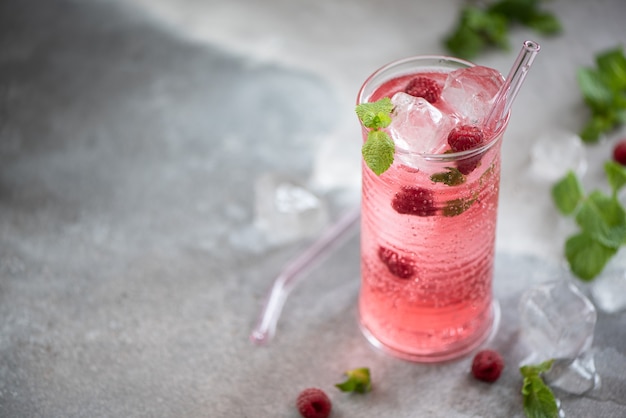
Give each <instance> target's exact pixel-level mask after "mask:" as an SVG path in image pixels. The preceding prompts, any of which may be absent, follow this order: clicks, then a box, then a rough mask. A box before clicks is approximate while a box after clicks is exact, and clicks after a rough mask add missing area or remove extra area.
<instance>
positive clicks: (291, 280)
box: [250, 207, 361, 345]
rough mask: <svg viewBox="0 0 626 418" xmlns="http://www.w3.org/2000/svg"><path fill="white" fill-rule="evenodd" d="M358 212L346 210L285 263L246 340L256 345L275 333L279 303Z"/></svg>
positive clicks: (343, 233) (354, 221) (346, 230)
mask: <svg viewBox="0 0 626 418" xmlns="http://www.w3.org/2000/svg"><path fill="white" fill-rule="evenodd" d="M360 214H361V208H360V207H355V208H353V209H351V210H349V211H348V212H346V213H345V214H344V215H343V216H342V217H341V218H340V219H339V220H338V221H337V222H336V223H335V224H333V225H331V226H330V227H329V228H328V229H327V230H326V231H325V232H324V233H323V234H322V235H321V236H320V237H319V238H318V239H317V240H316V241H315V242H314V243H313V244H312V245H311V246H310V247H309V248H307V249H306V250H305V251H304V252H303V253H302V254H300V255H299V256H298V257H296V258H295V259H294V260H293V261H292V262H290V263H289V264H287V265H286V266H285V268H284V269H283V271H282V272H281V273H280V274H279V275H278V277H276V279H275V280H274V284H273V285H272V288H271V290H270V292H269V294H268V296H267V300H266V301H265V305H264V306H263V309H262V310H261V313H260V315H259V318H258V321H257V324H256V326H255V327H254V329H253V330H252V334H250V341H252V342H253V343H254V344H257V345H264V344H267V343H268V342H269V341H270V340H271V339H272V337H273V336H274V334H275V332H276V324H277V323H278V318H279V317H280V314H281V312H282V309H283V305H284V304H285V301H286V300H287V296H289V292H290V291H291V289H292V288H293V286H294V284H295V283H296V282H297V280H298V279H299V278H300V277H302V276H303V275H304V273H305V272H306V271H307V270H309V269H310V268H312V267H313V266H314V265H315V264H316V263H318V262H320V261H321V259H322V257H323V256H326V255H328V254H329V253H330V250H331V249H332V248H334V247H335V246H336V245H337V244H338V243H339V242H340V241H342V239H343V238H345V237H347V235H348V233H349V232H350V231H351V230H352V227H353V226H354V225H356V224H357V221H358V220H359V217H360Z"/></svg>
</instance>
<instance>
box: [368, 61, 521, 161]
mask: <svg viewBox="0 0 626 418" xmlns="http://www.w3.org/2000/svg"><path fill="white" fill-rule="evenodd" d="M429 60H430V61H438V62H440V63H441V62H444V61H445V62H450V63H456V64H460V65H461V67H459V68H463V66H464V67H465V68H469V67H475V66H476V64H475V63H473V62H471V61H468V60H464V59H462V58H456V57H453V56H449V55H437V54H432V55H413V56H410V57H405V58H400V59H397V60H394V61H390V62H388V63H387V64H385V65H383V66H381V67H379V68H378V69H377V70H375V71H374V72H373V73H371V74H370V75H369V77H367V78H366V79H365V81H364V82H363V84H362V85H361V87H360V88H359V92H358V94H357V105H359V104H362V103H368V102H367V98H365V97H364V95H365V90H366V88H367V87H368V86H370V85H372V81H373V80H374V79H376V78H377V77H379V76H381V75H383V74H385V73H386V72H388V71H390V70H392V69H394V68H398V67H401V66H402V65H404V64H407V63H411V62H418V61H429ZM432 67H433V68H436V66H435V65H433V66H432ZM416 68H417V67H416ZM410 73H411V71H410V70H408V71H405V72H404V73H398V74H395V75H394V77H398V76H400V75H406V74H410ZM500 76H501V77H502V81H503V82H504V76H502V74H500ZM392 78H393V77H390V78H388V79H384V80H383V81H382V82H380V83H379V84H378V85H377V86H376V87H379V86H381V85H382V84H383V83H384V82H385V81H389V80H391V79H392ZM510 116H511V112H510V111H509V112H508V113H507V115H506V117H505V118H504V122H503V123H502V124H501V125H500V127H499V128H498V129H497V130H496V131H495V132H489V134H490V135H489V140H488V142H487V143H485V144H484V145H481V146H480V147H478V148H473V149H470V150H466V151H458V152H447V153H443V154H428V153H422V152H415V151H410V150H407V149H404V148H399V147H398V146H395V153H396V154H402V155H407V156H411V157H420V158H422V159H424V160H426V161H441V162H449V161H456V160H462V159H465V158H468V157H473V156H475V155H480V154H483V153H485V152H487V151H488V150H489V149H490V148H491V147H493V146H494V145H495V144H497V143H498V142H499V140H500V138H502V134H503V133H504V130H505V129H506V127H507V126H508V124H509V117H510ZM359 123H360V124H361V127H362V128H363V129H367V128H366V127H365V126H364V125H363V123H362V122H361V121H360V120H359Z"/></svg>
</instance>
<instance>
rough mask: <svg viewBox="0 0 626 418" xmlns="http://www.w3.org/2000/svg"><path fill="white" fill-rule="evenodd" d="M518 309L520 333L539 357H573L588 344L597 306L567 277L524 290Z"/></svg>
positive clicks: (585, 348) (594, 322)
mask: <svg viewBox="0 0 626 418" xmlns="http://www.w3.org/2000/svg"><path fill="white" fill-rule="evenodd" d="M519 313H520V321H521V332H522V337H523V339H524V341H525V342H526V343H527V345H528V346H529V347H530V348H531V350H533V351H534V352H535V354H537V358H538V359H539V360H541V361H544V360H548V359H551V358H553V359H575V358H577V357H578V356H579V355H581V354H582V353H583V352H585V351H586V350H588V349H589V348H590V347H591V344H592V342H593V333H594V328H595V325H596V318H597V313H596V309H595V307H594V306H593V304H592V303H591V301H589V299H587V297H586V296H585V295H583V294H582V293H581V291H580V290H579V289H578V288H577V287H576V286H575V285H574V284H573V283H571V282H570V281H568V280H559V281H555V282H550V283H546V284H541V285H537V286H535V287H532V288H531V289H529V290H527V291H526V292H524V294H523V295H522V297H521V299H520V304H519Z"/></svg>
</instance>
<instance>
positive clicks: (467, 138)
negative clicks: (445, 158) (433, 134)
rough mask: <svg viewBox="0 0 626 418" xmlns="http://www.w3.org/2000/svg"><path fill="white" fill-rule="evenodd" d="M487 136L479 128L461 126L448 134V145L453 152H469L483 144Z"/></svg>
mask: <svg viewBox="0 0 626 418" xmlns="http://www.w3.org/2000/svg"><path fill="white" fill-rule="evenodd" d="M484 139H485V134H484V133H483V131H482V129H480V128H479V127H478V126H472V125H460V126H457V127H456V128H453V129H452V130H451V131H450V133H449V134H448V144H449V145H450V148H452V151H454V152H459V151H467V150H470V149H473V148H476V147H478V146H479V145H481V144H482V143H483V141H484Z"/></svg>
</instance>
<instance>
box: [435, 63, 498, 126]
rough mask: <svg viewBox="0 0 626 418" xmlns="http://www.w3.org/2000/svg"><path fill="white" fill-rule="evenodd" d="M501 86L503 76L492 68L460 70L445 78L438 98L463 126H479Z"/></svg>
mask: <svg viewBox="0 0 626 418" xmlns="http://www.w3.org/2000/svg"><path fill="white" fill-rule="evenodd" d="M503 82H504V80H503V79H502V75H500V73H499V72H498V71H496V70H494V69H493V68H487V67H482V66H475V67H469V68H462V69H459V70H456V71H453V72H451V73H450V74H449V75H448V77H447V78H446V81H445V83H444V85H443V90H442V92H441V98H442V99H443V100H444V101H445V102H447V103H448V104H449V105H450V106H451V107H452V108H453V109H454V113H455V114H457V115H458V116H459V117H460V118H461V120H462V122H463V123H467V124H481V123H482V122H483V121H484V120H485V118H486V117H487V114H488V113H489V111H490V110H491V107H492V105H493V99H494V97H495V96H496V94H497V93H498V89H499V88H500V86H501V85H502V83H503Z"/></svg>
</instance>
